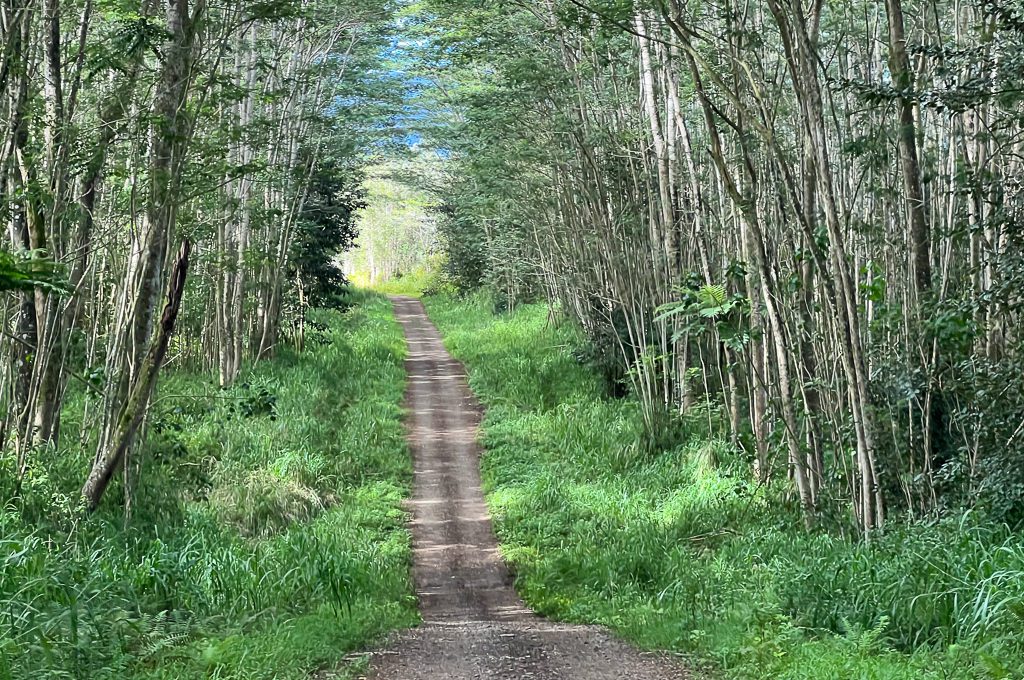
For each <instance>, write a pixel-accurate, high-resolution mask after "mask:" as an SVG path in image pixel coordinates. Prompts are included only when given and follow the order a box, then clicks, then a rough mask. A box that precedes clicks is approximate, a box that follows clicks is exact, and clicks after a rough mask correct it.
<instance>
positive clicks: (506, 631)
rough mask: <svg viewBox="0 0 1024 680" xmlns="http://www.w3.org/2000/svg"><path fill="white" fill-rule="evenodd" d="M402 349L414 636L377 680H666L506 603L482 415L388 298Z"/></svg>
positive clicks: (650, 663)
mask: <svg viewBox="0 0 1024 680" xmlns="http://www.w3.org/2000/svg"><path fill="white" fill-rule="evenodd" d="M392 301H393V303H394V307H395V315H396V317H397V319H398V321H399V322H400V323H401V325H402V328H403V330H404V331H405V337H406V340H407V342H408V346H409V355H408V359H407V360H406V370H407V373H408V386H407V388H406V408H407V410H408V414H407V417H406V428H407V432H408V437H409V444H410V446H411V448H412V454H413V463H414V474H415V488H414V492H413V496H412V499H411V500H410V501H409V506H408V507H409V510H410V511H411V513H412V523H411V528H412V534H413V578H414V580H415V584H416V594H417V596H418V597H419V603H420V611H421V613H422V615H423V624H422V625H421V626H420V627H418V628H415V629H412V630H408V631H404V632H402V633H400V634H397V635H396V636H394V637H393V638H392V639H391V641H390V642H389V644H388V646H387V648H386V649H384V650H381V651H378V652H376V653H375V654H374V655H373V661H372V662H371V665H370V675H369V677H370V678H374V679H375V680H440V679H441V678H444V679H445V680H462V679H469V678H474V679H475V678H495V679H508V680H512V679H516V680H519V679H522V678H535V679H539V680H556V679H558V680H562V679H565V680H569V679H572V680H612V679H619V678H633V679H636V680H668V679H670V678H686V677H688V675H687V673H686V672H685V671H684V670H683V669H682V668H681V667H680V666H678V665H677V664H675V663H673V662H671V661H669V660H667V659H665V658H663V657H661V656H658V655H654V654H650V653H643V652H640V651H638V650H637V649H635V648H633V647H631V646H629V645H628V644H626V643H625V642H623V641H621V640H618V639H617V638H615V637H613V636H612V635H611V634H609V633H608V632H607V631H606V630H605V629H603V628H600V627H597V626H576V625H565V624H557V623H552V622H549V621H546V620H544V619H542V618H540V617H538V616H536V615H535V614H534V613H533V612H531V611H530V610H529V609H528V608H527V607H526V605H524V604H523V602H522V601H521V600H520V599H519V596H518V595H516V593H515V590H513V588H512V579H511V577H510V575H509V572H508V570H507V569H506V567H505V563H504V562H503V560H502V558H501V555H500V554H499V552H498V544H497V541H496V540H495V537H494V533H493V531H492V530H491V521H490V518H489V516H488V513H487V506H486V505H485V504H484V497H483V491H482V490H481V488H480V471H479V465H478V464H479V456H480V447H479V444H478V443H477V437H476V434H477V428H478V426H479V424H480V413H481V409H480V407H479V405H478V404H477V402H476V399H475V398H474V397H473V394H472V392H470V390H469V387H468V386H467V384H466V379H465V373H464V371H463V369H462V366H461V365H460V364H459V363H458V362H457V361H455V360H454V359H452V357H451V356H450V355H449V354H448V352H447V350H445V348H444V345H443V343H442V341H441V336H440V334H439V333H438V331H437V329H436V328H435V327H434V325H433V324H432V323H431V322H430V320H429V319H428V318H427V315H426V312H425V311H424V309H423V305H422V304H421V303H420V302H419V301H418V300H415V299H411V298H404V297H393V298H392Z"/></svg>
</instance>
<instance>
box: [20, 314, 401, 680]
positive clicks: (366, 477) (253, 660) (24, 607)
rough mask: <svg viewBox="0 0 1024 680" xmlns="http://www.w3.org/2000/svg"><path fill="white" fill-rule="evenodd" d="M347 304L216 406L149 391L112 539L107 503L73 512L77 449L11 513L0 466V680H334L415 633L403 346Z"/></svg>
mask: <svg viewBox="0 0 1024 680" xmlns="http://www.w3.org/2000/svg"><path fill="white" fill-rule="evenodd" d="M357 302H358V304H357V305H356V306H355V307H354V308H352V309H351V310H350V311H348V312H346V313H345V314H340V313H336V312H331V313H322V314H320V315H319V316H318V317H317V320H318V321H319V322H322V323H323V324H324V325H323V328H324V329H325V330H322V331H319V332H314V333H313V337H311V338H310V339H309V341H308V342H307V351H306V352H305V353H303V354H301V355H299V354H296V353H294V352H292V351H290V350H288V349H284V350H282V352H281V354H280V355H279V356H278V357H277V358H275V359H274V360H273V361H270V362H265V363H262V364H260V365H258V366H257V367H256V368H255V369H253V370H251V371H249V372H247V373H246V374H245V375H244V376H243V378H242V379H241V380H240V381H239V382H238V384H236V385H235V386H233V387H232V388H230V389H228V390H224V391H221V390H218V389H217V388H216V387H215V385H214V384H213V383H212V381H211V380H210V378H209V377H207V376H198V375H188V374H182V373H174V372H170V373H169V374H168V375H166V376H165V378H166V379H165V380H163V381H162V383H161V385H160V390H159V397H158V399H157V401H156V403H155V405H154V407H153V412H152V417H151V418H150V421H149V429H148V433H149V434H148V438H147V442H146V445H145V447H144V449H143V452H142V454H141V456H142V463H141V474H140V476H139V478H138V480H137V483H136V488H137V490H136V493H135V497H134V500H133V508H134V511H133V514H132V517H131V519H130V520H129V521H127V522H125V520H124V517H123V514H122V512H121V506H122V502H121V501H122V500H123V489H122V488H121V487H120V486H119V485H118V486H116V487H114V488H112V489H111V490H110V492H108V498H107V499H105V502H104V505H103V507H102V508H101V510H100V512H98V513H96V514H95V515H93V516H90V517H85V516H83V514H82V513H81V511H80V510H79V509H78V508H77V507H76V503H74V502H73V500H72V499H74V498H76V497H77V494H76V490H77V487H78V485H79V484H80V483H81V480H82V477H83V474H84V472H83V471H84V470H85V469H86V468H87V465H88V453H87V451H88V450H89V448H88V447H82V446H74V447H73V446H71V445H70V444H69V445H68V447H67V448H66V449H64V450H60V451H51V452H41V453H39V454H37V455H36V456H35V457H34V458H33V463H32V466H31V469H30V471H29V475H28V477H27V481H26V484H25V488H24V489H23V490H22V493H21V494H20V496H18V497H13V495H12V494H13V489H12V486H11V481H12V479H13V474H12V468H11V462H10V461H9V460H8V459H7V458H4V459H2V463H0V464H2V466H3V469H0V498H7V499H9V500H8V501H7V502H6V503H5V505H4V509H3V510H2V512H0V680H6V679H21V678H25V679H28V678H47V677H52V678H59V677H69V678H89V679H90V680H92V679H103V678H125V677H129V678H166V679H167V680H170V679H172V678H175V679H177V678H214V677H215V678H231V679H238V680H241V679H243V678H246V679H247V678H280V679H288V678H295V679H299V678H309V677H310V676H311V675H312V674H314V673H317V672H320V671H323V672H324V673H328V672H329V673H332V675H330V676H329V677H344V676H345V674H346V673H349V672H352V670H353V669H352V668H350V667H349V666H350V664H348V662H346V660H345V659H346V655H347V654H348V653H350V652H353V651H355V650H358V649H361V648H364V647H365V646H366V645H368V644H371V643H372V642H373V641H375V640H377V639H379V638H380V637H381V636H382V635H383V634H384V633H386V632H387V631H389V630H391V629H394V628H398V627H405V626H409V625H413V624H414V623H415V622H416V620H417V614H416V607H415V599H414V598H413V597H412V595H411V586H410V578H409V562H410V548H409V537H408V535H407V532H406V530H405V528H404V520H405V515H404V513H403V512H402V510H401V507H400V503H401V500H402V498H404V497H405V496H406V495H407V492H408V490H409V486H410V483H411V467H410V461H409V456H408V453H407V450H406V446H405V442H404V432H403V428H402V425H401V413H402V412H401V406H400V403H401V399H402V393H403V390H404V380H405V375H404V370H403V368H402V358H403V356H404V353H405V345H404V341H403V339H402V335H401V331H400V329H399V328H398V326H397V324H396V323H395V322H394V320H393V318H392V315H391V309H390V305H388V303H387V302H386V301H385V300H384V299H383V298H381V297H380V296H377V295H363V296H360V297H359V299H358V301H357ZM81 418H82V404H81V400H80V399H78V400H77V401H76V402H75V403H73V404H72V405H71V406H69V408H68V409H67V410H66V413H65V414H64V419H65V420H64V428H65V429H64V431H65V432H67V433H71V434H69V435H67V436H66V439H67V440H71V439H73V435H74V433H76V432H77V431H78V422H80V421H81ZM357 667H358V666H355V667H353V668H357ZM325 677H327V676H325Z"/></svg>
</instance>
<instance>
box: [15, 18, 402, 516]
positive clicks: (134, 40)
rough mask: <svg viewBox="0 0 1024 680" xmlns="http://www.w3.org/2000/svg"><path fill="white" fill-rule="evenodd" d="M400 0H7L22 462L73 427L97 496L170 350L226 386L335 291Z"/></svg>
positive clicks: (124, 450)
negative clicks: (387, 36)
mask: <svg viewBox="0 0 1024 680" xmlns="http://www.w3.org/2000/svg"><path fill="white" fill-rule="evenodd" d="M390 12H391V10H390V8H389V7H387V6H386V3H382V2H376V1H375V0H365V1H360V2H356V3H348V2H344V3H335V2H330V1H327V2H316V1H306V0H302V1H296V2H258V1H253V2H242V3H228V4H221V5H212V4H209V3H207V2H206V0H191V1H190V0H170V1H169V2H165V3H154V2H142V3H132V2H120V1H116V0H115V1H114V2H105V1H104V2H97V1H94V0H71V1H65V2H61V1H59V0H11V1H9V2H8V1H6V0H5V2H4V3H3V4H2V5H0V95H2V99H0V222H2V223H3V225H4V231H5V238H6V239H7V240H6V245H5V253H6V254H5V255H4V256H3V258H4V259H3V265H2V266H3V270H4V275H3V276H4V282H3V283H4V287H5V288H7V289H9V290H15V291H20V292H14V293H6V294H5V297H4V305H3V310H2V312H0V314H2V323H3V326H4V327H3V335H2V337H0V354H2V356H3V357H4V361H3V364H2V366H3V369H2V373H0V412H2V413H3V414H4V416H3V420H2V424H0V441H2V443H3V445H4V447H5V448H6V449H7V451H8V452H13V455H14V456H16V458H17V463H16V474H17V475H18V477H19V478H20V477H21V476H23V475H24V474H25V473H26V470H28V469H29V468H30V467H31V466H32V461H33V456H34V453H35V452H37V451H39V450H40V449H41V448H42V447H52V446H56V445H57V443H58V440H59V439H61V438H71V439H74V438H80V439H81V441H82V442H83V445H85V446H88V447H95V459H94V460H95V462H94V464H93V466H92V469H91V470H84V471H83V473H82V482H83V488H82V493H83V495H84V497H85V499H86V502H87V503H88V504H89V505H95V504H97V503H98V502H99V500H100V498H101V496H102V495H103V493H104V490H105V488H106V487H107V485H108V483H109V482H110V480H111V477H112V476H113V475H114V473H115V471H117V470H118V469H121V468H123V469H125V470H128V471H130V470H131V469H132V466H131V465H122V463H123V462H124V459H125V458H126V456H128V455H129V454H130V451H131V450H132V445H133V442H134V441H135V439H136V438H137V434H138V432H139V431H140V428H141V427H142V426H143V424H144V417H145V414H146V411H147V405H148V402H149V400H150V396H151V395H152V393H153V390H154V385H155V382H156V378H157V373H158V372H159V370H160V369H161V366H162V365H163V364H165V363H168V362H174V363H175V364H176V365H178V366H185V367H194V368H204V369H211V370H215V371H216V372H217V373H218V374H219V380H220V383H221V385H225V386H226V385H228V384H230V383H232V382H233V381H234V380H235V379H236V378H237V376H238V375H239V371H240V368H241V366H242V362H243V361H245V360H247V359H255V358H262V357H267V356H270V355H271V354H273V352H274V348H275V346H276V345H277V344H278V343H279V342H281V341H282V336H283V335H284V334H287V333H290V332H291V331H290V329H291V328H293V327H294V328H296V329H298V330H297V331H296V332H301V328H302V323H301V320H302V318H303V309H304V308H305V307H306V306H308V305H309V304H310V301H311V300H312V301H313V302H317V303H323V302H324V301H325V300H326V299H327V298H330V297H331V295H332V294H333V293H332V287H336V286H337V284H339V283H341V277H340V272H339V271H338V270H337V269H336V268H335V267H334V266H333V265H332V264H331V260H332V258H333V257H334V255H335V253H336V252H338V251H339V250H341V249H344V248H345V247H347V246H348V245H350V243H351V240H352V237H353V233H354V232H353V228H354V225H353V212H354V210H355V209H357V208H358V207H359V206H360V205H361V200H360V196H359V188H358V187H359V184H360V181H361V180H360V178H359V164H360V163H361V162H362V160H361V159H362V152H361V150H360V147H361V146H363V141H362V140H363V139H364V136H365V134H366V132H367V131H368V130H369V129H370V127H372V125H371V122H370V121H371V119H373V118H375V116H376V113H375V110H374V107H375V106H377V105H378V103H379V102H380V100H381V97H380V95H381V93H380V92H379V90H380V88H381V87H382V83H383V82H384V80H386V78H383V79H382V78H376V77H374V73H375V71H376V70H379V68H380V66H379V63H380V59H379V55H380V52H381V49H382V45H383V44H384V43H383V41H384V31H385V30H386V28H387V25H386V23H385V20H387V19H388V18H389V17H390ZM339 113H343V114H344V115H338V114H339ZM8 270H9V271H10V273H11V274H10V276H7V272H8ZM8 279H10V280H8ZM175 330H176V334H175V336H174V339H173V341H172V338H171V334H172V332H174V331H175ZM298 340H299V341H300V342H301V338H299V339H298ZM72 384H73V385H74V387H73V388H72V387H71V385H72ZM70 389H75V390H79V391H84V392H85V393H86V394H87V395H88V403H87V405H86V413H87V417H86V418H85V422H84V425H83V428H82V432H63V431H62V429H61V418H60V416H61V410H62V404H63V403H64V401H65V397H66V395H67V394H68V392H69V390H70Z"/></svg>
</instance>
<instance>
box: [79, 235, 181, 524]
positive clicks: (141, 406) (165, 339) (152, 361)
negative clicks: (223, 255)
mask: <svg viewBox="0 0 1024 680" xmlns="http://www.w3.org/2000/svg"><path fill="white" fill-rule="evenodd" d="M191 252H192V244H191V243H190V242H189V241H188V239H185V241H183V242H182V244H181V249H180V250H179V251H178V256H177V257H176V258H175V261H174V266H173V267H172V268H171V278H170V281H169V282H168V284H167V302H166V303H165V304H164V310H163V313H162V314H161V315H160V324H159V326H158V327H157V329H156V337H155V338H153V342H152V343H151V344H150V346H149V351H148V352H147V353H146V358H145V359H144V360H143V362H142V366H141V367H140V368H139V371H138V373H137V376H138V377H137V378H136V380H135V382H134V384H133V385H132V386H131V392H130V393H129V396H128V400H127V401H126V402H125V405H124V408H123V409H122V410H121V413H120V414H119V415H118V419H117V425H116V428H115V430H114V435H113V437H111V438H110V445H109V446H108V447H107V448H106V450H104V451H102V452H101V453H100V455H99V456H98V457H97V459H96V462H95V463H94V464H93V466H92V471H91V472H90V473H89V477H88V479H86V480H85V485H84V486H83V487H82V496H83V498H85V503H86V506H87V507H88V508H89V510H93V509H95V508H96V506H97V505H99V502H100V499H101V498H102V497H103V492H104V491H106V490H107V485H108V484H109V483H110V479H111V477H113V475H114V472H115V471H116V470H117V466H118V465H120V464H121V461H122V460H123V459H124V454H125V452H126V451H127V450H128V447H130V446H131V445H132V441H133V440H134V438H135V433H136V432H137V431H138V429H139V426H140V425H141V424H142V421H143V419H144V418H145V417H146V411H147V409H148V408H149V399H150V397H151V396H152V394H153V388H154V387H155V386H156V378H157V374H158V373H159V372H160V366H161V365H162V364H163V362H164V357H165V356H166V355H167V347H168V345H169V344H170V341H171V335H173V333H174V323H175V321H176V320H177V318H178V310H179V309H180V308H181V298H182V295H183V294H184V292H185V279H186V277H187V276H188V260H189V255H190V253H191Z"/></svg>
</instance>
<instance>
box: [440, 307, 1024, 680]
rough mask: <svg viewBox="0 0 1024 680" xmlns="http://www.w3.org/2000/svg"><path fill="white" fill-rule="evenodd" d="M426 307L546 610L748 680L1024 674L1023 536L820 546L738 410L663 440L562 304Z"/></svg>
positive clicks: (945, 529) (509, 539) (938, 535)
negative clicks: (754, 470)
mask: <svg viewBox="0 0 1024 680" xmlns="http://www.w3.org/2000/svg"><path fill="white" fill-rule="evenodd" d="M426 302H427V308H428V311H429V313H430V315H431V318H432V319H433V320H434V321H435V322H436V323H437V324H438V326H439V327H440V329H441V331H442V333H443V335H444V336H445V341H446V344H447V345H448V347H449V349H450V350H451V351H452V353H453V354H454V355H455V356H456V357H457V358H458V359H460V360H462V361H463V362H465V364H466V366H467V369H468V372H469V376H470V384H471V385H472V387H473V389H474V390H475V391H476V393H477V394H478V395H479V396H480V398H481V399H482V401H483V402H484V403H485V405H486V406H487V408H488V411H487V415H486V418H485V421H484V427H483V442H484V444H485V447H486V454H485V456H484V458H483V462H482V467H483V474H484V482H485V487H486V492H487V494H488V502H489V505H490V508H491V511H492V513H493V516H494V520H495V524H496V530H497V532H498V534H499V538H500V541H501V543H502V550H503V552H504V554H505V557H506V559H508V560H509V562H510V563H511V565H512V566H513V568H514V570H515V572H516V574H517V587H518V589H519V591H520V593H521V594H522V595H523V596H524V598H525V599H526V601H527V603H528V604H530V605H531V606H532V607H534V608H535V609H536V610H537V611H538V612H540V613H542V614H544V615H546V616H550V617H553V618H557V619H562V620H568V621H576V622H588V623H601V624H605V625H608V626H610V627H612V628H614V629H615V630H617V631H618V632H619V633H620V634H622V635H624V636H626V637H627V638H629V639H631V640H634V641H636V642H637V643H639V644H641V645H642V646H645V647H651V648H664V649H672V650H677V651H682V652H684V653H686V654H688V655H689V656H690V658H691V659H692V661H693V663H694V665H695V667H697V668H701V667H707V668H708V669H710V670H712V671H718V672H720V673H721V675H722V676H723V677H729V678H751V679H753V678H766V677H771V678H838V677H842V678H1015V677H1021V674H1022V673H1024V538H1022V537H1021V536H1020V534H1019V533H1013V532H1011V531H1009V530H1008V529H1007V528H1006V527H1003V526H1000V525H998V524H992V523H989V522H987V521H985V519H984V518H982V517H979V516H977V515H976V514H974V513H967V514H964V515H961V516H956V517H949V518H946V519H942V520H936V521H929V522H918V523H908V524H902V523H898V522H893V523H892V525H891V526H890V527H889V528H888V529H887V531H886V532H885V533H884V534H880V535H879V536H877V537H876V538H875V539H874V540H873V541H871V542H864V541H862V540H860V539H859V538H857V537H856V536H850V535H848V534H847V535H844V534H842V533H841V532H815V533H808V532H806V531H805V530H803V529H802V528H801V524H800V522H799V517H800V507H799V503H798V500H797V499H794V498H793V496H792V493H791V492H789V491H788V484H787V483H786V482H785V480H780V481H779V482H777V483H775V484H771V485H768V486H758V485H757V484H756V483H755V482H754V481H752V478H751V476H750V473H749V470H750V462H749V460H747V459H746V457H745V456H743V455H741V454H740V453H739V451H738V450H737V449H736V448H735V447H734V446H732V445H731V444H730V443H729V442H728V438H727V434H726V431H725V428H724V426H723V425H722V423H720V422H719V419H720V415H718V414H716V413H713V412H708V411H696V412H693V413H691V414H690V415H688V416H687V417H686V418H685V419H682V420H680V421H679V422H678V424H677V426H676V427H675V428H674V430H673V431H672V433H671V437H670V438H668V439H663V440H661V441H652V440H651V439H650V437H649V435H648V434H647V431H646V429H645V427H644V424H643V418H642V414H641V409H640V405H639V404H638V403H637V400H636V399H635V398H633V397H626V398H614V397H611V396H609V395H608V390H607V386H606V385H605V384H604V382H603V380H602V379H601V377H600V375H599V373H598V372H597V371H595V370H594V369H593V368H592V367H591V366H588V365H587V363H586V361H585V360H581V358H582V357H583V354H582V353H581V352H580V351H579V350H580V348H581V347H582V346H583V339H582V336H581V335H580V334H579V333H578V332H576V331H575V330H574V329H573V327H572V325H571V324H567V323H565V322H564V321H562V320H561V318H560V317H559V318H558V319H557V320H556V319H555V318H554V317H552V315H551V314H550V313H549V308H548V306H547V305H544V304H529V305H522V306H520V307H518V308H517V309H516V310H515V311H514V312H513V313H505V314H498V315H496V314H495V313H494V311H493V309H494V301H493V298H492V296H490V295H487V294H476V295H473V296H470V297H468V298H466V299H463V300H460V299H457V298H455V297H451V296H445V295H439V296H432V297H427V298H426ZM780 506H781V507H780Z"/></svg>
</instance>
